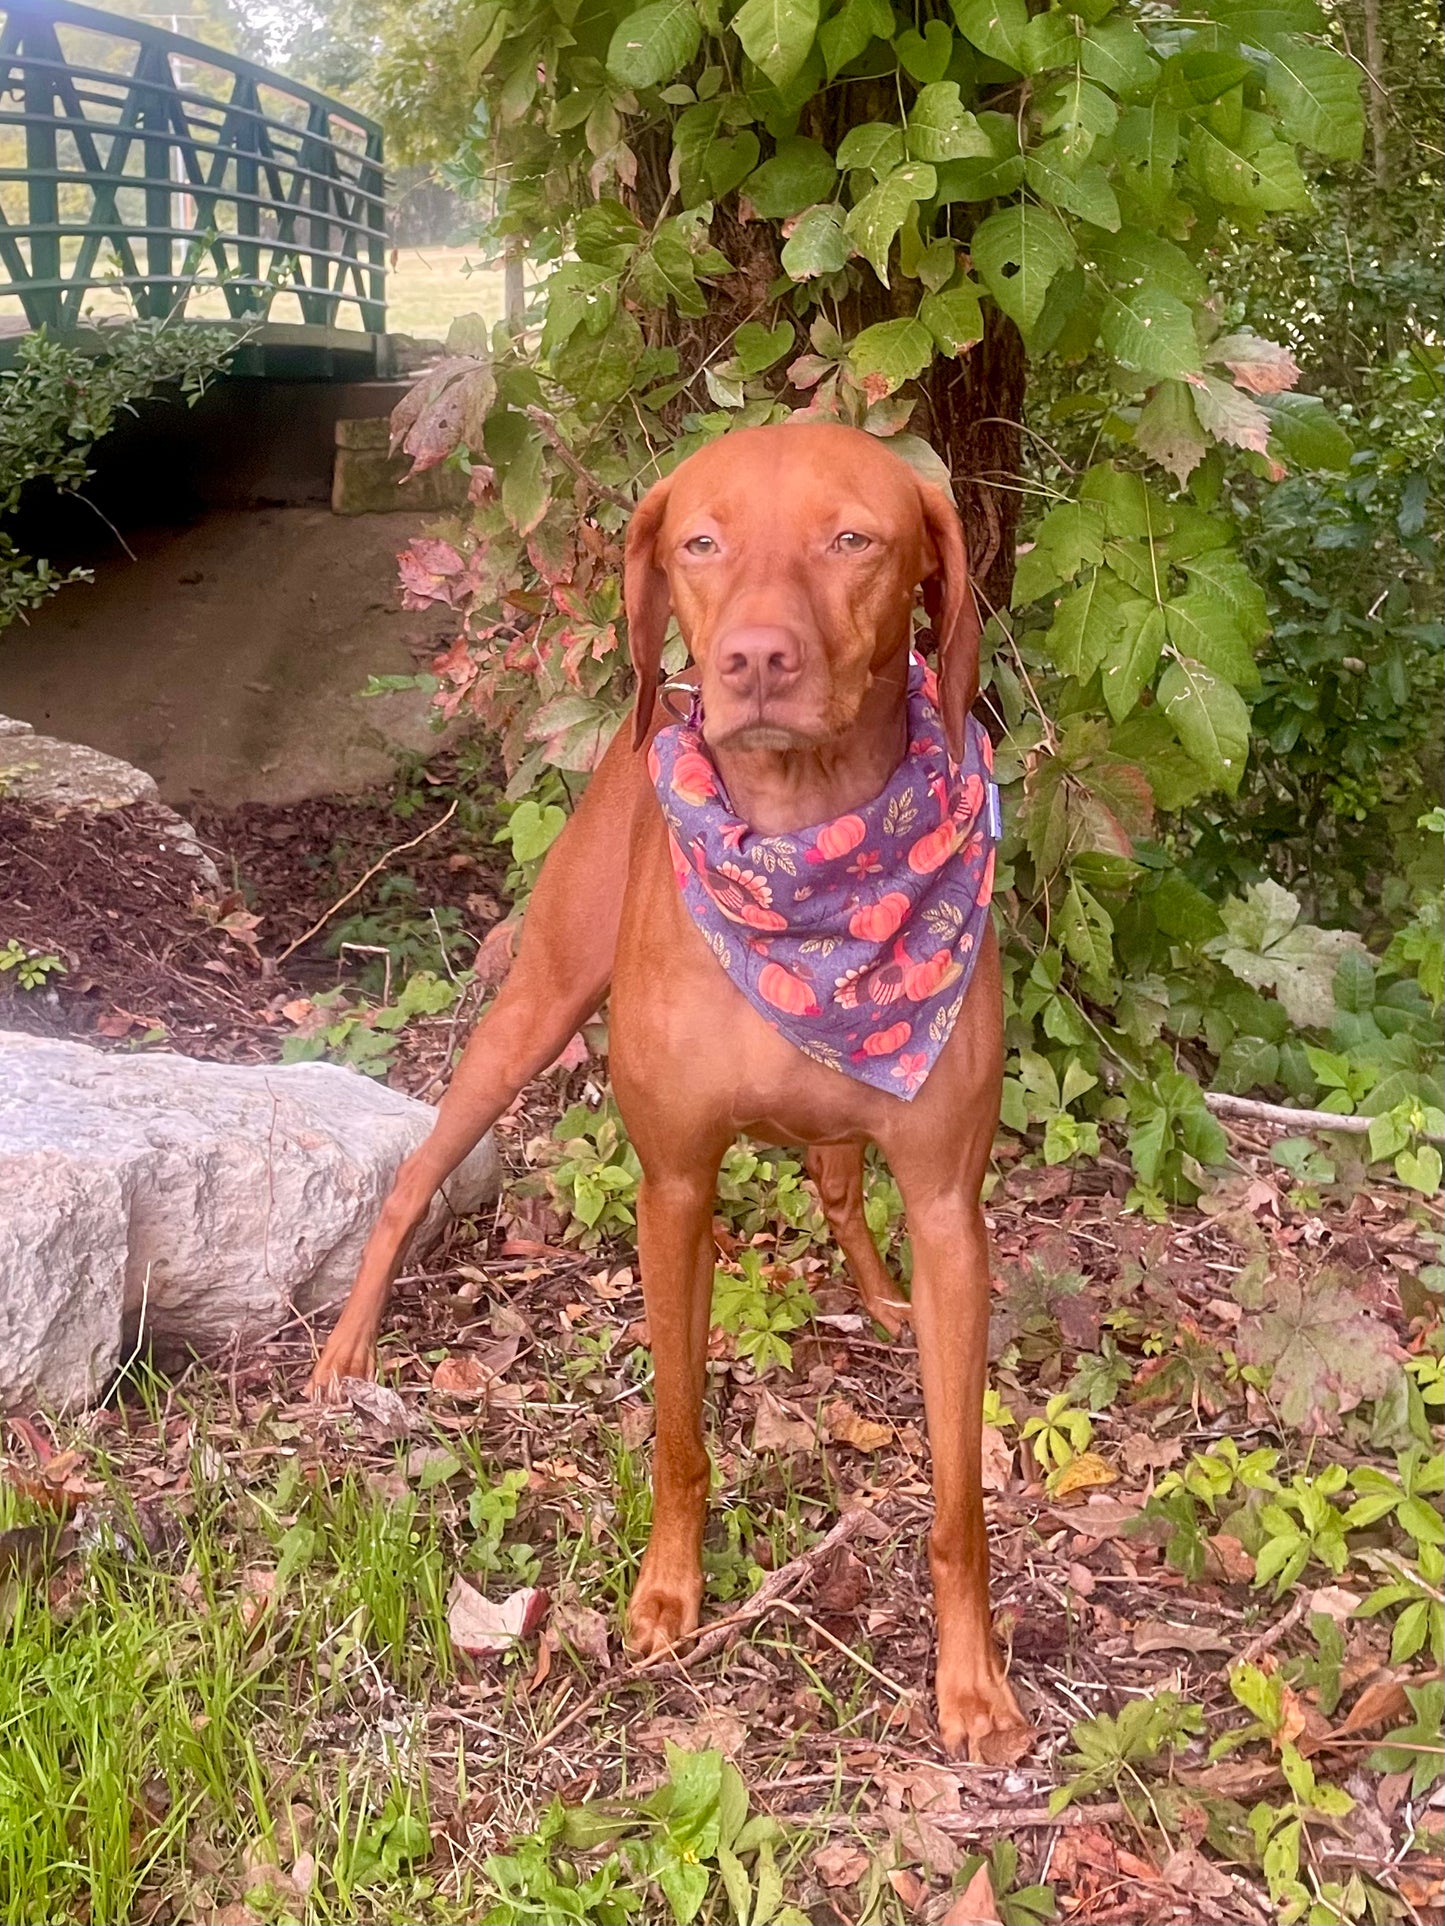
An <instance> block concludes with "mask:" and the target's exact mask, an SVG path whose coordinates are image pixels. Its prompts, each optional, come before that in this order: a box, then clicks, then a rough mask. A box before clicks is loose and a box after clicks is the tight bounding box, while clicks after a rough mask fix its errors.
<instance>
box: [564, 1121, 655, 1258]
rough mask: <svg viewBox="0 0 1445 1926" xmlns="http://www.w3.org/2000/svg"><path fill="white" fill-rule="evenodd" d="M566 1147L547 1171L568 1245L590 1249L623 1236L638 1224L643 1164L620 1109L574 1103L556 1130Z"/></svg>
mask: <svg viewBox="0 0 1445 1926" xmlns="http://www.w3.org/2000/svg"><path fill="white" fill-rule="evenodd" d="M552 1135H553V1137H554V1138H555V1139H556V1141H557V1142H558V1143H559V1144H560V1145H561V1146H562V1156H561V1160H560V1162H558V1163H556V1164H554V1165H553V1166H552V1168H551V1169H550V1170H548V1171H547V1172H546V1184H547V1189H548V1191H549V1192H550V1194H551V1197H552V1201H553V1203H554V1204H555V1205H556V1206H557V1209H558V1210H559V1211H560V1212H561V1213H562V1215H563V1216H564V1217H565V1218H567V1219H568V1220H569V1221H568V1224H567V1228H566V1231H565V1233H564V1235H565V1237H566V1241H567V1242H568V1243H569V1244H580V1245H581V1246H582V1248H583V1249H584V1250H592V1249H594V1248H595V1247H596V1246H597V1245H598V1244H601V1243H602V1242H604V1241H605V1240H606V1239H607V1238H609V1237H617V1236H624V1235H626V1234H627V1233H628V1232H629V1231H631V1230H632V1228H633V1226H634V1225H635V1224H636V1222H637V1217H636V1212H635V1206H636V1203H637V1193H638V1190H639V1188H640V1186H641V1183H642V1166H641V1164H640V1163H639V1162H638V1161H637V1152H636V1151H635V1150H634V1149H633V1148H632V1145H631V1143H630V1142H629V1141H628V1138H627V1132H626V1131H625V1130H624V1128H623V1125H622V1119H621V1117H620V1116H619V1115H618V1114H617V1109H616V1106H615V1105H614V1104H613V1103H612V1102H611V1101H610V1100H609V1101H608V1102H607V1103H605V1104H604V1105H603V1106H602V1108H601V1109H600V1110H590V1109H589V1108H588V1107H587V1105H586V1104H585V1103H574V1104H573V1105H572V1107H571V1108H570V1109H569V1110H567V1111H566V1112H564V1114H563V1115H562V1117H561V1119H560V1120H559V1121H558V1123H557V1124H556V1126H555V1127H554V1129H553V1131H552Z"/></svg>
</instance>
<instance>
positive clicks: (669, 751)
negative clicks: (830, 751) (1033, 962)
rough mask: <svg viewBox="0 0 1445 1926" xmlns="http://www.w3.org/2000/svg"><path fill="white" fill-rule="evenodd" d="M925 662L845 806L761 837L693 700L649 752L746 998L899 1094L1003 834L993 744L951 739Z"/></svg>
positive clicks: (969, 732)
mask: <svg viewBox="0 0 1445 1926" xmlns="http://www.w3.org/2000/svg"><path fill="white" fill-rule="evenodd" d="M937 701H938V690H937V684H936V682H935V680H934V677H933V672H932V671H931V670H930V669H927V668H925V667H924V665H923V663H922V662H921V661H920V660H919V658H918V657H917V656H913V657H911V658H910V661H909V674H908V753H907V755H906V756H905V757H904V759H903V761H902V762H901V763H900V764H899V765H898V767H897V768H896V769H895V770H894V772H893V774H892V775H891V776H890V777H889V778H888V783H887V786H886V787H885V788H884V790H883V793H882V794H881V795H879V796H875V797H874V799H873V801H872V802H870V803H865V804H864V805H863V807H862V808H861V809H860V810H859V811H857V812H856V813H853V814H849V815H846V816H838V817H835V818H834V820H833V821H832V822H828V823H822V824H819V825H816V826H815V827H814V828H812V829H799V830H793V831H791V832H789V834H787V835H785V836H755V835H754V834H753V832H752V831H751V830H750V829H749V828H748V826H747V824H746V823H744V822H740V821H739V820H738V818H737V817H736V816H735V815H734V814H733V812H732V805H731V804H730V802H729V801H728V798H727V795H726V793H725V791H724V789H723V784H722V777H721V776H720V774H719V773H718V770H717V767H716V765H715V764H714V762H713V760H712V758H711V756H709V754H708V753H707V749H706V747H705V746H704V743H703V738H702V718H701V710H700V707H698V706H696V705H695V706H694V709H693V714H692V716H691V718H690V719H689V720H688V721H687V722H686V723H677V724H674V725H673V726H672V727H670V728H665V729H661V730H659V731H658V734H657V735H656V737H655V738H654V740H653V745H652V748H651V750H650V752H649V757H648V766H649V769H650V772H651V775H652V780H653V783H654V785H655V787H656V789H657V797H658V801H659V802H660V803H661V805H662V813H663V815H664V817H665V818H666V819H667V827H668V834H669V840H670V843H671V846H672V865H673V869H674V872H675V873H676V876H677V881H678V887H679V888H680V889H681V891H682V895H683V901H684V902H685V903H686V905H687V908H688V912H689V914H690V915H691V917H692V920H693V921H694V923H696V924H697V926H698V928H699V929H700V930H701V931H702V933H703V935H704V936H705V937H706V938H707V941H708V944H709V946H710V947H711V949H712V951H713V954H714V955H715V956H716V957H717V960H718V962H719V963H721V965H722V967H723V968H724V969H725V970H726V971H727V973H728V975H729V976H730V977H731V978H732V980H733V982H734V983H735V984H736V985H737V987H738V988H739V989H740V990H741V991H742V993H743V995H744V996H745V997H746V998H747V999H748V1002H749V1003H751V1004H752V1006H753V1008H754V1009H755V1010H756V1011H757V1012H758V1013H759V1015H760V1016H763V1017H765V1018H766V1019H767V1021H768V1022H769V1023H770V1024H771V1025H772V1026H773V1028H774V1029H775V1030H778V1031H780V1032H781V1034H782V1035H783V1036H785V1037H786V1038H787V1039H788V1041H789V1042H790V1043H795V1044H796V1045H797V1046H798V1048H799V1049H800V1050H801V1051H802V1052H803V1053H804V1055H805V1056H809V1057H812V1058H814V1059H815V1060H816V1061H817V1062H819V1063H826V1064H828V1065H830V1066H831V1067H832V1068H833V1069H835V1070H841V1071H843V1072H845V1073H846V1074H847V1075H848V1076H850V1077H857V1078H858V1079H859V1081H860V1082H862V1083H869V1084H872V1085H873V1087H874V1088H875V1089H877V1090H886V1091H888V1092H889V1093H890V1094H891V1095H893V1096H895V1097H903V1098H905V1099H906V1098H910V1097H913V1096H914V1095H916V1093H917V1092H918V1091H919V1090H920V1089H921V1088H922V1086H923V1081H924V1079H925V1078H926V1077H927V1075H928V1073H929V1071H930V1070H931V1069H932V1068H933V1066H934V1064H935V1063H936V1062H937V1060H938V1055H939V1052H940V1051H941V1050H942V1049H943V1046H944V1044H945V1043H947V1041H948V1038H949V1033H950V1031H951V1030H952V1029H953V1025H954V1022H955V1020H956V1019H957V1016H958V1013H959V1010H960V1009H961V1008H962V1007H963V997H964V992H965V991H966V990H967V988H968V982H969V978H970V976H971V975H972V974H973V966H974V962H975V961H976V959H977V955H978V944H979V939H980V937H981V936H982V934H983V929H984V925H985V922H986V920H987V917H988V906H989V899H990V897H991V896H992V894H993V866H994V850H995V846H996V844H997V841H998V837H999V834H1000V830H1001V825H1000V821H999V813H998V791H997V789H995V787H994V785H993V782H992V780H991V777H992V772H993V747H992V744H991V743H990V742H989V739H988V735H987V733H986V732H985V730H984V728H983V726H982V724H980V723H979V722H977V721H975V719H974V718H973V717H972V716H970V717H969V718H968V722H967V728H966V733H965V738H964V745H965V746H964V754H963V762H962V765H959V764H958V763H955V762H954V760H953V758H952V756H950V754H949V753H948V749H947V746H946V743H945V739H944V734H943V725H942V722H941V721H940V719H939V715H938V708H937Z"/></svg>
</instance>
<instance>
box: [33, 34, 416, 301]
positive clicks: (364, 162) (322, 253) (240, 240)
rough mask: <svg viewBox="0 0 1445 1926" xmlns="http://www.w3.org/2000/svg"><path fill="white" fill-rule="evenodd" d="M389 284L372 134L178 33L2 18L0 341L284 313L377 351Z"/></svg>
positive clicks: (289, 84)
mask: <svg viewBox="0 0 1445 1926" xmlns="http://www.w3.org/2000/svg"><path fill="white" fill-rule="evenodd" d="M385 276H386V209H385V181H384V176H383V172H382V145H381V129H380V128H379V127H378V126H377V125H376V123H375V122H374V121H371V120H368V119H367V118H366V116H365V115H363V114H358V113H356V112H355V111H354V110H353V109H351V108H349V107H345V106H342V105H341V104H340V103H339V102H337V101H334V100H329V99H328V98H327V97H326V96H325V95H324V94H320V93H317V92H315V91H314V90H313V89H312V88H309V87H304V86H302V85H300V84H299V83H297V82H295V81H292V80H288V79H286V78H285V77H284V76H282V75H279V74H274V73H270V72H268V71H267V70H266V69H265V68H263V67H257V66H255V65H253V64H252V63H251V62H250V61H247V60H242V59H239V58H238V57H237V56H235V55H233V54H229V53H223V52H221V51H220V50H219V49H217V48H214V47H207V46H204V45H203V44H202V43H201V42H199V41H196V40H187V39H185V38H183V37H182V36H181V35H179V34H173V33H166V32H164V31H162V30H160V29H158V28H154V27H150V26H147V25H144V24H140V23H137V22H135V21H130V20H125V19H122V18H120V17H119V16H118V15H115V14H109V13H100V12H98V11H96V10H95V9H94V8H91V7H83V6H74V5H71V4H70V0H13V4H7V0H0V315H3V311H4V310H6V309H8V310H10V311H11V319H10V320H9V321H8V322H7V321H5V320H4V319H3V318H0V330H3V331H6V332H9V331H13V329H14V328H16V327H26V326H28V327H31V328H39V327H47V328H50V329H52V330H71V329H75V328H78V327H81V326H82V325H84V323H85V321H86V319H87V317H88V315H90V314H91V313H94V312H96V311H97V309H99V311H101V312H103V311H104V309H105V305H106V302H107V300H109V301H110V302H111V303H113V304H114V303H117V302H119V306H117V307H113V308H112V311H120V309H121V308H124V309H125V310H128V311H131V312H138V313H140V314H141V315H145V316H153V317H158V316H164V315H169V314H173V313H186V314H188V315H191V316H195V317H198V318H206V317H207V314H208V312H209V313H210V314H213V315H214V316H215V317H216V318H220V319H224V318H226V317H227V316H230V317H234V318H243V317H249V318H260V319H267V318H270V317H272V316H273V313H274V312H275V311H276V309H277V308H278V306H279V307H280V308H281V309H283V310H284V309H285V308H288V307H290V305H291V303H292V302H293V301H294V302H295V303H296V304H297V306H298V307H299V319H300V321H301V322H302V323H303V325H305V326H307V327H311V328H325V329H334V328H336V327H338V326H339V325H342V324H343V323H345V324H347V325H349V326H351V327H355V326H357V325H358V323H359V326H360V327H361V328H362V329H364V330H365V331H366V332H367V333H368V334H373V335H379V334H381V333H383V331H384V329H385V326H386V306H385V302H386V295H385ZM7 296H9V297H11V299H9V300H6V299H5V297H7ZM15 297H18V302H19V310H18V311H16V309H15Z"/></svg>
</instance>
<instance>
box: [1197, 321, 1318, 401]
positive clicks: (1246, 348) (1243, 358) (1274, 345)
mask: <svg viewBox="0 0 1445 1926" xmlns="http://www.w3.org/2000/svg"><path fill="white" fill-rule="evenodd" d="M1209 359H1210V360H1211V361H1217V362H1219V363H1220V364H1221V365H1222V366H1223V367H1226V368H1228V370H1229V372H1230V373H1231V374H1232V375H1233V376H1234V379H1235V381H1236V382H1237V383H1238V385H1239V386H1240V387H1241V388H1247V389H1248V390H1249V392H1250V394H1252V395H1277V394H1281V393H1282V392H1283V391H1284V390H1285V389H1286V388H1293V387H1294V385H1295V383H1296V382H1297V381H1298V380H1299V363H1298V362H1297V361H1296V360H1295V358H1294V356H1293V355H1292V354H1291V353H1290V351H1289V349H1288V348H1282V347H1281V346H1280V345H1279V343H1278V342H1277V341H1266V340H1265V339H1264V338H1263V337H1262V336H1261V335H1257V334H1248V333H1245V334H1226V335H1224V336H1223V337H1222V338H1221V339H1220V340H1218V341H1216V342H1214V343H1213V344H1212V346H1211V347H1210V350H1209Z"/></svg>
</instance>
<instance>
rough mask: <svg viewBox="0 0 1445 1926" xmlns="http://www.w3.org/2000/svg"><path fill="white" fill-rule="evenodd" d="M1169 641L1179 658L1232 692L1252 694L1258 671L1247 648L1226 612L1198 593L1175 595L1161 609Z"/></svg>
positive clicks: (1217, 603)
mask: <svg viewBox="0 0 1445 1926" xmlns="http://www.w3.org/2000/svg"><path fill="white" fill-rule="evenodd" d="M1164 623H1165V627H1166V628H1167V629H1168V631H1169V640H1170V641H1171V642H1172V643H1173V644H1174V646H1175V648H1176V649H1178V651H1179V653H1180V654H1181V655H1187V656H1192V657H1193V658H1194V660H1195V661H1196V662H1202V663H1203V664H1204V666H1205V668H1206V669H1212V670H1214V672H1215V674H1216V675H1222V676H1223V677H1224V678H1225V680H1226V681H1228V682H1232V683H1233V684H1234V686H1235V688H1236V689H1248V690H1251V691H1253V690H1256V689H1258V687H1259V671H1258V669H1256V667H1255V666H1254V657H1253V655H1252V654H1251V653H1250V649H1249V644H1248V643H1247V642H1246V641H1245V639H1244V637H1243V636H1242V635H1241V634H1240V632H1239V630H1238V629H1237V628H1236V627H1235V626H1234V623H1233V621H1232V620H1231V618H1230V615H1229V611H1228V609H1226V608H1224V607H1223V606H1221V604H1220V603H1219V602H1217V601H1216V600H1215V598H1214V597H1213V596H1212V595H1210V594H1208V593H1207V592H1205V591H1203V590H1200V589H1191V590H1190V592H1189V593H1188V594H1187V595H1176V596H1175V598H1174V600H1173V601H1172V602H1169V603H1166V605H1165V608H1164Z"/></svg>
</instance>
